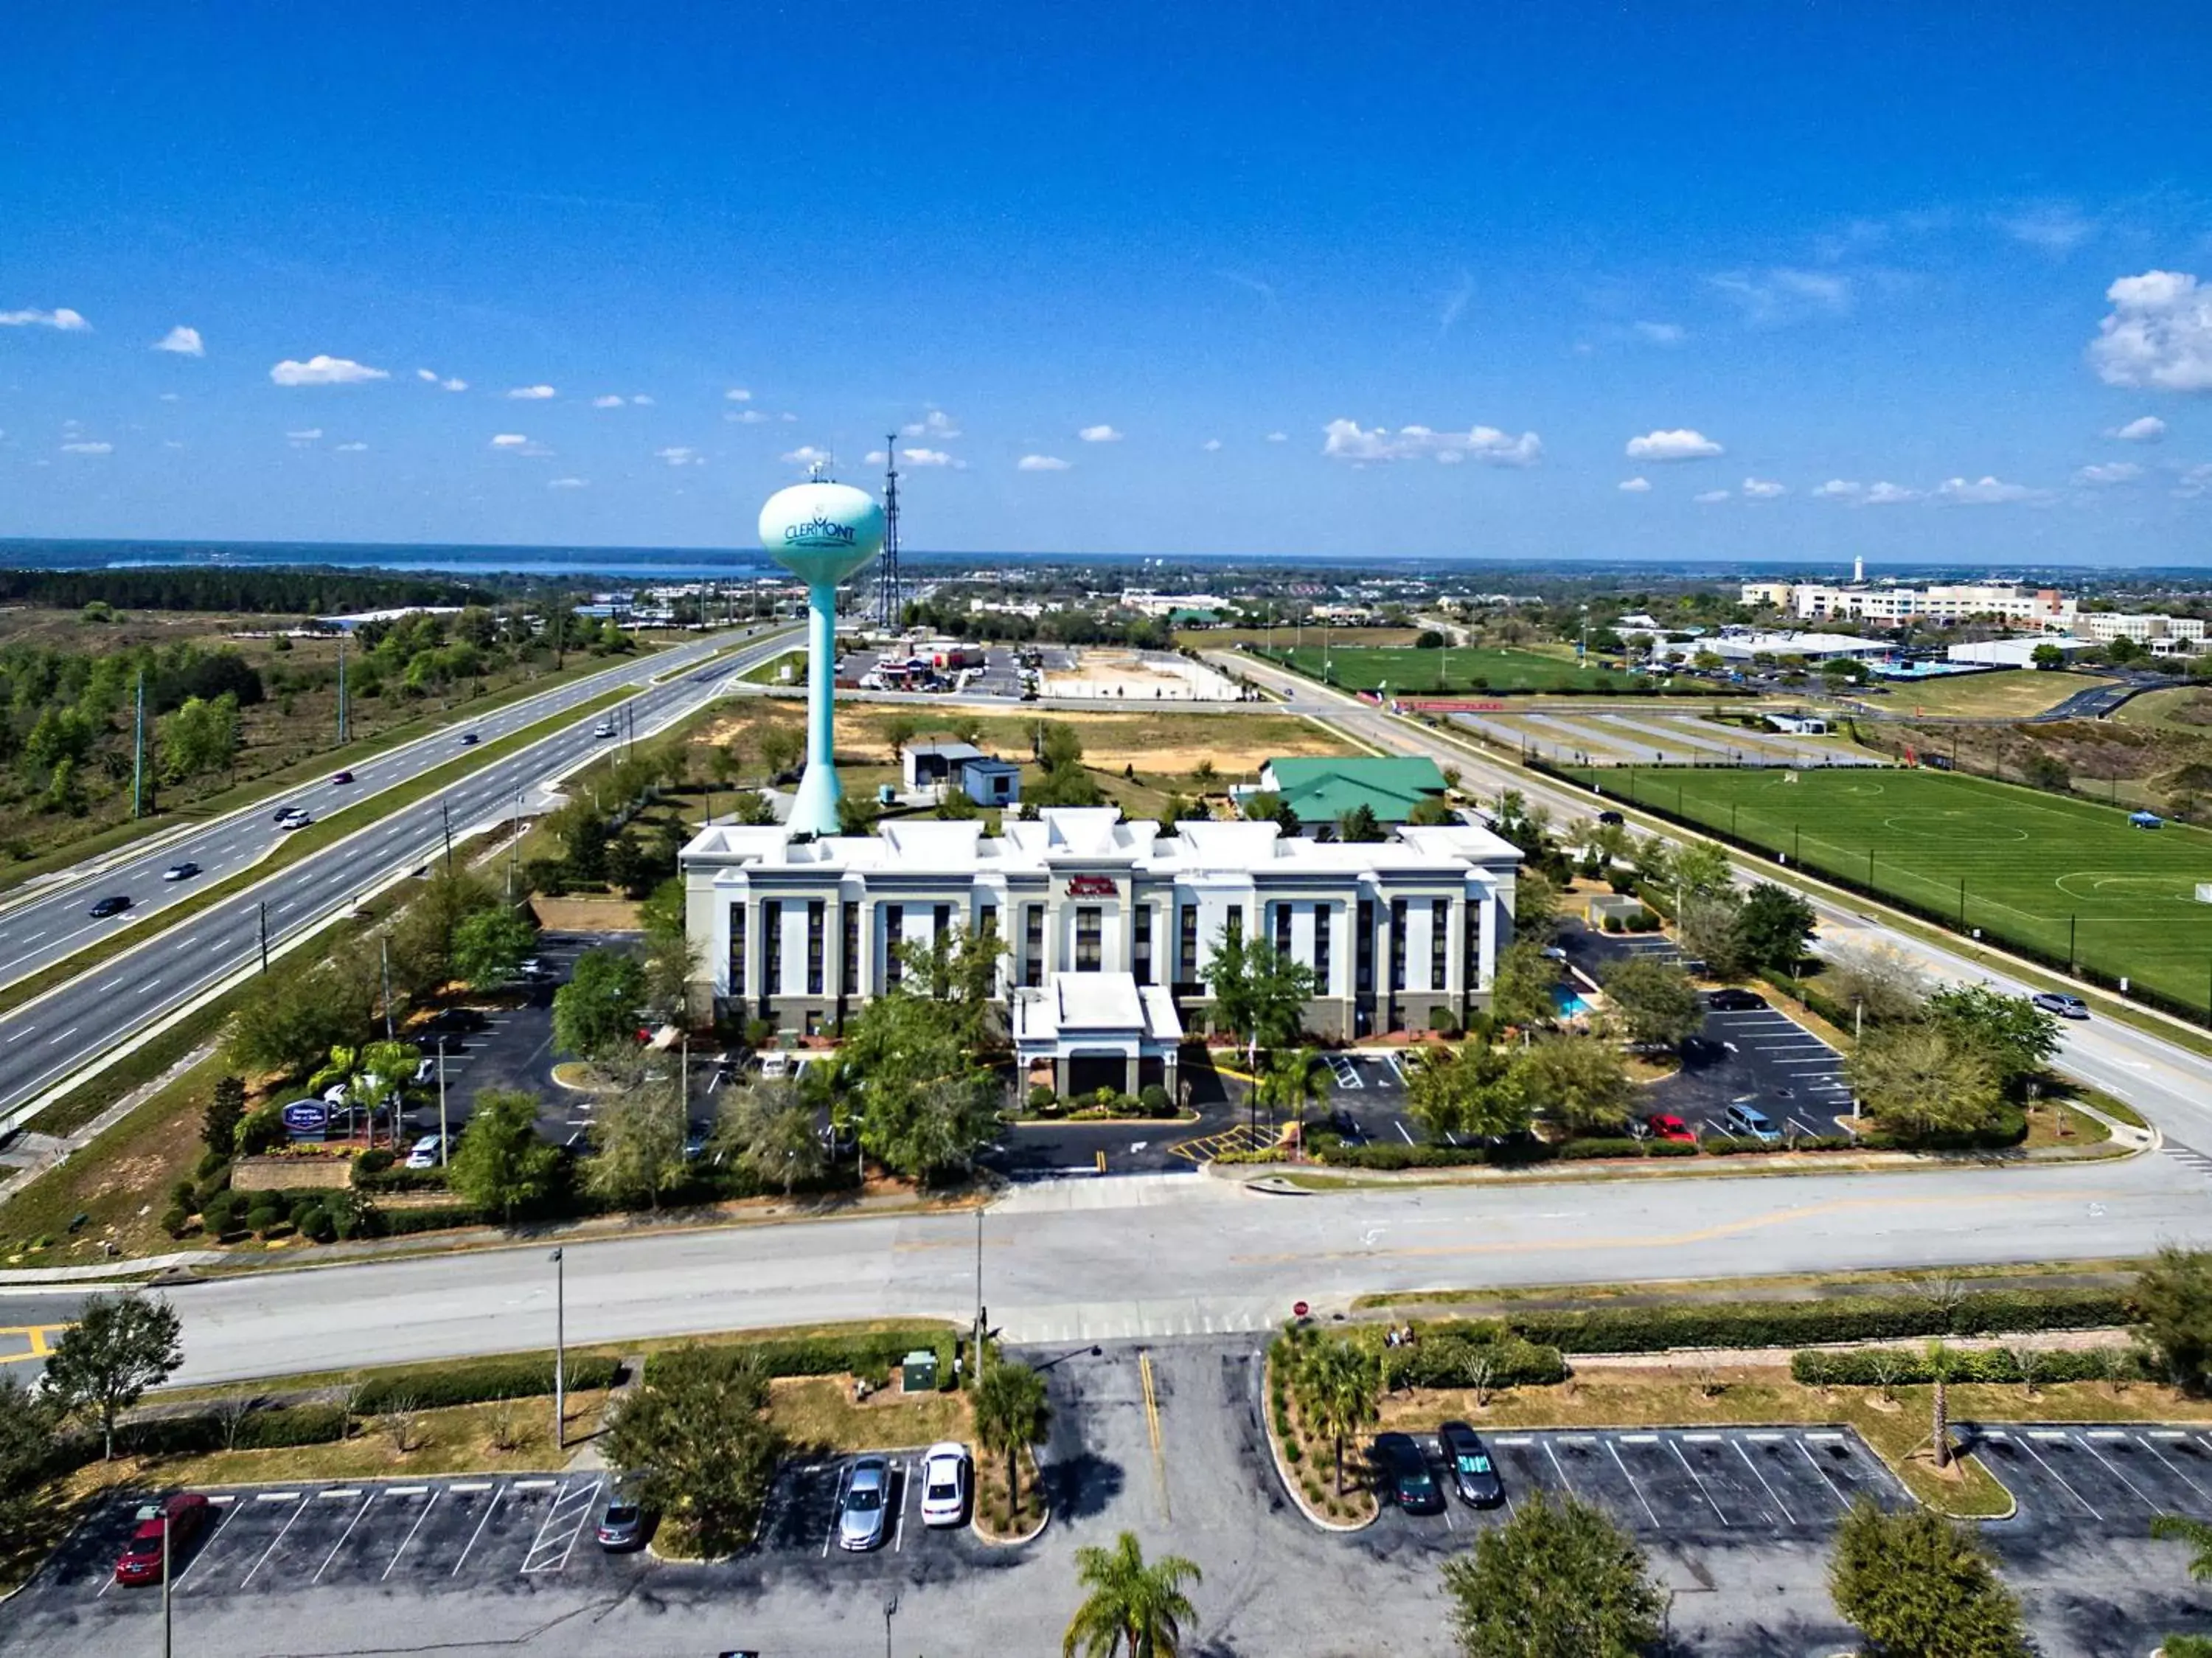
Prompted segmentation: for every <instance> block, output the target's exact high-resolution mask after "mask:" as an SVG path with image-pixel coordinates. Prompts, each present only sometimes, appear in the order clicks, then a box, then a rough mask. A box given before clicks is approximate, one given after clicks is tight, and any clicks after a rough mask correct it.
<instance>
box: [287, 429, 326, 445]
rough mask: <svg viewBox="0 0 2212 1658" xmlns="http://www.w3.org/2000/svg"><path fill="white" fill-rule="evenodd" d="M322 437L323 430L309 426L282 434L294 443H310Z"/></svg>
mask: <svg viewBox="0 0 2212 1658" xmlns="http://www.w3.org/2000/svg"><path fill="white" fill-rule="evenodd" d="M322 435H323V429H322V428H321V427H320V426H309V427H307V428H305V429H303V430H300V431H296V432H287V433H285V434H284V436H286V437H288V438H289V439H291V440H292V442H295V443H312V442H314V441H315V440H316V439H317V438H319V437H320V436H322Z"/></svg>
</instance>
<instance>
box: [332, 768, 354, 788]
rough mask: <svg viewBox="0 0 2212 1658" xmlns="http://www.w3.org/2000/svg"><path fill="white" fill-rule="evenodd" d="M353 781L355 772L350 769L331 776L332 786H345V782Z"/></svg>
mask: <svg viewBox="0 0 2212 1658" xmlns="http://www.w3.org/2000/svg"><path fill="white" fill-rule="evenodd" d="M352 781H353V773H352V772H350V771H340V772H338V773H337V775H336V776H334V777H331V787H332V788H342V787H343V786H344V785H345V784H347V783H351V782H352Z"/></svg>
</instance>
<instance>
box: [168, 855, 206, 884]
mask: <svg viewBox="0 0 2212 1658" xmlns="http://www.w3.org/2000/svg"><path fill="white" fill-rule="evenodd" d="M199 872H200V866H199V865H198V864H197V863H193V862H192V861H191V859H190V858H186V859H185V861H184V862H183V863H173V864H171V865H170V866H169V867H168V868H167V869H164V870H162V871H161V879H162V880H164V881H190V880H191V878H192V877H193V876H194V875H197V874H199Z"/></svg>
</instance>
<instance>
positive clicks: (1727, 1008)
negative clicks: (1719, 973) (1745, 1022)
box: [1705, 984, 1766, 1013]
mask: <svg viewBox="0 0 2212 1658" xmlns="http://www.w3.org/2000/svg"><path fill="white" fill-rule="evenodd" d="M1705 1005H1706V1006H1707V1007H1708V1008H1711V1009H1712V1010H1713V1011H1714V1012H1715V1013H1751V1012H1753V1011H1755V1010H1757V1009H1760V1008H1764V1007H1765V1005H1766V998H1765V997H1763V996H1761V995H1760V994H1759V992H1758V991H1745V990H1739V989H1737V988H1736V987H1735V985H1733V984H1731V985H1729V986H1727V987H1726V988H1725V989H1722V990H1717V991H1706V992H1705Z"/></svg>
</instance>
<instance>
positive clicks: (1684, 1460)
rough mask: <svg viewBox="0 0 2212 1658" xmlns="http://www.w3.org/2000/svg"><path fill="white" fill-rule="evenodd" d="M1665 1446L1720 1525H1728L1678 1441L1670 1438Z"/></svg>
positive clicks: (1727, 1520) (1725, 1517)
mask: <svg viewBox="0 0 2212 1658" xmlns="http://www.w3.org/2000/svg"><path fill="white" fill-rule="evenodd" d="M1706 1437H1708V1438H1711V1439H1718V1438H1719V1437H1720V1436H1719V1435H1718V1434H1711V1435H1708V1436H1706ZM1667 1448H1668V1450H1670V1451H1672V1452H1673V1453H1674V1460H1675V1461H1677V1462H1679V1463H1680V1464H1681V1465H1682V1472H1684V1473H1686V1474H1687V1475H1689V1477H1690V1479H1691V1482H1692V1484H1695V1485H1696V1486H1697V1488H1698V1495H1699V1496H1702V1497H1703V1498H1705V1505H1706V1506H1707V1507H1708V1508H1710V1509H1711V1510H1712V1511H1713V1513H1714V1515H1716V1516H1717V1517H1718V1519H1719V1521H1720V1522H1721V1524H1722V1525H1723V1526H1726V1525H1728V1524H1729V1517H1728V1516H1727V1515H1724V1514H1722V1513H1721V1505H1720V1504H1719V1503H1716V1502H1714V1501H1713V1494H1712V1493H1711V1491H1709V1490H1706V1489H1705V1481H1704V1480H1703V1479H1702V1478H1699V1475H1698V1471H1697V1470H1696V1469H1695V1468H1692V1466H1690V1459H1689V1458H1688V1457H1686V1456H1685V1455H1684V1454H1682V1447H1681V1444H1680V1442H1678V1441H1675V1440H1671V1439H1670V1440H1668V1442H1667Z"/></svg>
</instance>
